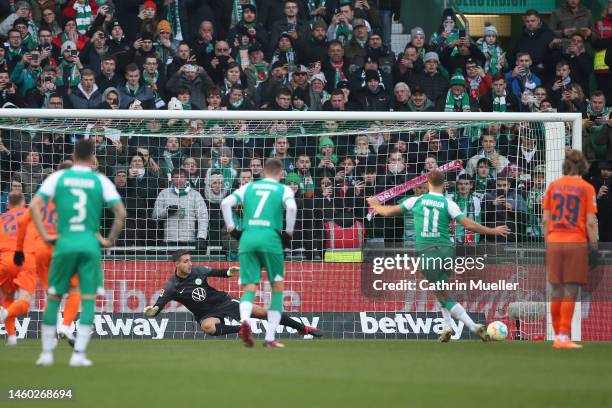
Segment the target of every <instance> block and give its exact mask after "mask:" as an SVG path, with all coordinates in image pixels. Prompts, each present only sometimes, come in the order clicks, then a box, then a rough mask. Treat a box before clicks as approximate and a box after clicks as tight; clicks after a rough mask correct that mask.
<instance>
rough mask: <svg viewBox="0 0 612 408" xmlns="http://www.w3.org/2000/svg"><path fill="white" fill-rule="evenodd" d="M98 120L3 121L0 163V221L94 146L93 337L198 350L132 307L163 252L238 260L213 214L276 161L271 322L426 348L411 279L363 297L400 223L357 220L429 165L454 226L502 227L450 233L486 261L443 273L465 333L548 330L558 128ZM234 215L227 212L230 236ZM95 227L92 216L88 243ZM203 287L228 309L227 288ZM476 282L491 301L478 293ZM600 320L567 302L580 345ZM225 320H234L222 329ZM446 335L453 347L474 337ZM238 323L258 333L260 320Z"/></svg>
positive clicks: (178, 312)
mask: <svg viewBox="0 0 612 408" xmlns="http://www.w3.org/2000/svg"><path fill="white" fill-rule="evenodd" d="M96 115H97V116H94V115H92V117H90V118H40V117H39V118H28V117H22V118H2V119H0V130H1V138H2V144H1V145H0V154H1V155H2V157H1V176H2V177H1V181H2V197H3V199H2V200H3V201H2V212H4V211H6V196H7V195H8V193H9V192H10V191H14V190H21V191H23V193H24V194H25V196H26V200H27V201H28V202H29V200H30V199H31V197H32V195H33V194H35V192H36V190H37V188H38V186H39V185H40V183H41V182H42V181H43V179H44V178H45V177H46V176H47V175H49V174H50V173H51V172H52V171H54V169H56V168H57V166H58V165H59V164H60V163H62V162H64V161H65V160H69V159H70V158H71V153H72V147H73V145H74V142H75V141H76V140H79V139H82V138H91V139H93V140H94V142H95V145H96V157H97V162H98V164H97V165H98V167H97V170H98V171H100V172H102V173H104V174H105V175H107V176H108V177H109V178H110V179H111V180H112V181H113V182H114V183H115V185H116V186H117V189H118V191H119V193H120V195H121V196H122V198H123V201H124V203H125V204H126V208H127V214H128V215H127V221H126V228H125V231H124V232H123V234H122V235H121V237H120V239H119V240H118V242H117V245H116V247H114V248H112V249H109V250H106V251H104V278H105V295H104V296H101V297H99V298H98V301H97V316H96V321H95V327H94V331H95V333H96V335H98V336H100V337H125V338H201V337H203V336H204V334H203V332H202V330H200V329H199V327H198V324H197V322H195V321H194V319H193V317H192V316H191V314H190V313H188V312H187V311H186V310H185V308H184V307H182V306H181V305H180V304H177V303H175V302H171V303H170V304H169V305H168V306H167V307H166V309H165V310H164V312H163V313H162V314H160V316H158V317H157V319H145V318H144V316H143V314H142V310H143V308H144V307H145V306H146V305H151V304H153V303H154V302H155V300H156V299H157V296H158V295H159V293H160V289H161V288H162V287H163V285H164V283H165V281H166V280H167V279H168V277H169V276H171V275H172V273H173V268H174V266H173V263H172V262H171V260H170V255H171V253H172V252H173V251H174V250H176V249H177V248H188V249H191V250H192V254H193V259H194V261H195V263H196V264H199V263H202V264H206V265H210V266H213V267H228V266H230V265H234V264H237V261H238V243H237V242H236V241H235V240H233V239H232V238H230V237H229V235H228V234H227V233H226V232H225V229H224V222H223V218H222V214H221V210H220V201H221V200H222V199H223V198H224V197H225V196H227V195H228V194H230V193H231V192H232V191H234V190H235V189H237V188H238V187H239V186H241V185H243V184H244V183H248V182H250V181H251V180H254V179H258V178H260V177H262V166H263V162H264V160H265V158H268V157H277V158H279V159H281V161H282V162H283V166H284V175H283V180H282V182H283V183H285V184H287V185H289V186H290V187H291V188H293V189H294V191H295V193H296V194H295V196H296V199H297V203H298V216H297V225H296V232H295V234H294V239H293V242H292V244H291V245H292V246H291V248H288V249H286V250H285V258H286V263H285V269H286V277H285V280H286V285H285V293H284V309H285V311H286V312H288V313H290V314H291V316H292V317H294V318H296V319H300V320H301V321H302V322H304V323H305V324H307V325H311V326H317V327H319V328H321V329H323V330H324V331H325V332H326V335H327V336H329V337H332V338H393V339H395V338H397V339H405V338H414V339H433V338H436V337H437V336H438V334H439V333H440V331H441V330H442V317H441V314H440V308H439V306H438V303H437V302H436V301H435V297H434V295H433V292H432V291H428V290H424V289H423V288H420V287H419V285H420V283H419V282H420V281H421V280H422V279H423V277H422V276H421V275H420V273H416V274H410V273H407V274H406V273H405V271H404V272H402V271H400V270H398V268H391V269H389V270H386V271H385V274H382V275H380V276H383V278H381V279H382V281H384V282H385V283H389V282H394V281H398V282H399V281H405V282H414V284H415V285H416V287H415V288H410V287H408V288H403V289H401V288H400V289H393V290H392V289H389V287H388V286H387V287H386V289H380V290H379V289H377V288H379V287H381V284H382V283H381V282H378V283H376V282H374V281H375V280H376V279H375V278H376V276H377V275H376V274H373V273H372V268H373V265H374V263H375V262H376V261H375V259H374V258H377V257H381V256H384V257H387V258H389V257H394V256H396V254H404V253H409V254H413V255H414V240H415V221H414V219H413V218H412V216H411V215H409V214H408V215H404V216H398V217H389V218H384V217H381V216H378V215H374V214H370V213H369V211H368V204H367V202H366V199H367V198H368V197H372V196H376V195H378V197H380V200H381V201H384V202H385V204H387V205H394V204H399V203H401V202H402V201H403V200H406V199H407V198H409V197H411V196H415V195H420V194H423V193H425V192H426V183H424V178H425V177H426V174H427V172H428V171H430V170H431V169H435V168H439V169H440V170H442V171H443V172H444V173H445V175H446V179H447V184H446V189H445V194H446V195H447V196H448V197H450V198H451V199H452V200H454V201H455V202H456V203H457V204H458V206H459V207H460V209H461V210H462V211H463V212H464V213H465V214H466V215H468V216H470V217H471V218H474V219H475V220H477V221H479V222H481V223H483V224H485V225H487V226H495V225H500V224H507V225H508V226H510V228H511V229H512V234H511V235H510V236H509V237H508V238H507V239H499V238H491V237H487V238H485V237H484V236H479V235H478V234H471V233H470V232H468V231H465V230H464V229H463V228H462V227H461V226H460V225H459V224H454V223H453V224H452V225H451V226H450V234H451V237H452V239H453V240H454V241H455V243H456V246H457V255H458V256H460V255H461V256H464V257H470V256H471V257H479V256H483V257H484V258H485V264H486V267H485V269H484V271H480V272H478V271H475V272H474V271H472V272H468V273H465V274H457V280H458V281H460V282H468V280H475V281H478V280H480V281H482V282H483V286H480V287H476V288H471V287H469V286H468V288H467V289H464V288H461V287H459V288H458V289H457V291H456V292H455V293H453V296H454V297H455V298H456V299H457V300H458V301H460V302H461V303H462V304H463V305H464V306H465V307H466V309H467V310H468V312H469V313H470V314H471V315H472V317H473V318H474V320H476V321H477V322H480V323H485V322H491V321H494V320H501V321H503V322H505V323H506V324H507V325H508V329H509V331H510V337H512V338H522V339H543V338H545V336H546V334H547V333H546V331H547V319H546V300H547V297H546V296H547V292H546V290H547V289H546V284H545V282H546V275H545V267H544V259H543V234H542V232H543V231H542V224H541V215H542V197H543V193H544V191H545V188H546V184H547V182H550V181H551V180H553V179H554V178H555V177H558V176H559V175H560V169H561V161H562V160H563V154H564V149H565V146H571V145H572V126H571V125H572V123H571V122H569V121H568V122H562V121H560V122H545V121H542V122H537V121H530V122H522V121H517V122H508V121H501V120H499V118H496V117H495V116H492V117H491V120H487V121H478V122H475V121H472V120H464V121H462V120H456V119H453V120H449V119H445V116H444V114H440V117H439V119H437V120H432V121H421V120H407V121H401V120H397V119H395V117H394V119H393V120H377V121H373V120H367V117H368V115H365V114H364V120H354V119H351V120H344V119H343V117H342V115H338V116H337V118H335V119H334V120H294V119H291V120H289V119H283V116H282V113H279V116H278V118H277V119H276V120H268V119H266V120H263V119H259V120H257V119H239V120H227V119H207V118H201V115H198V114H194V115H193V118H185V117H180V118H164V119H162V117H164V116H163V115H161V114H160V118H155V119H136V118H135V117H136V116H137V115H135V117H134V118H130V119H116V118H108V117H104V112H96ZM166 116H167V115H166ZM169 208H170V211H168V209H169ZM241 217H242V214H241V212H240V209H239V208H238V209H237V210H236V211H235V213H234V218H235V221H236V222H237V225H238V226H240V223H241ZM111 223H112V214H111V213H110V211H107V212H105V214H104V217H103V221H102V225H101V230H102V232H103V233H104V232H107V231H108V230H109V228H110V225H111ZM415 256H416V255H415ZM455 272H456V268H455ZM264 276H265V275H264ZM400 278H401V279H400ZM453 279H454V276H453ZM210 283H211V284H212V285H213V286H215V287H217V288H218V289H222V290H226V291H228V292H229V293H230V294H231V295H232V296H234V297H240V290H239V285H238V279H237V278H229V279H221V278H211V279H210ZM492 283H496V284H498V285H502V287H501V288H500V289H498V290H496V289H494V288H493V289H492V287H491V286H487V285H488V284H492ZM406 285H410V284H409V283H407V284H406ZM504 285H506V286H504ZM606 285H607V287H609V286H610V282H609V280H606V279H601V280H600V282H598V288H599V290H604V291H605V288H606ZM269 288H270V287H269V284H268V283H267V282H264V283H262V284H261V287H260V290H259V291H258V292H257V298H256V302H257V303H259V304H261V305H263V306H267V305H268V304H269V302H270V297H269ZM508 288H511V289H508ZM44 302H45V295H44V293H42V291H41V290H40V289H39V290H38V291H37V293H36V300H35V302H33V306H32V310H31V311H30V314H29V315H28V317H27V321H26V320H24V319H20V320H19V321H18V329H19V328H20V327H21V328H22V330H23V332H20V333H19V334H21V333H23V334H22V335H24V334H25V333H27V336H28V337H36V336H37V328H38V325H39V323H40V318H41V313H40V312H41V310H42V309H43V308H44ZM608 309H612V308H610V307H609V303H605V302H599V303H597V304H596V303H595V302H593V303H592V304H590V306H589V304H586V306H585V302H583V306H582V311H581V313H582V319H581V322H582V336H583V338H588V339H594V340H603V339H608V340H609V339H611V338H612V333H609V332H608V333H605V332H604V333H602V332H601V331H598V330H596V328H597V327H598V326H599V327H601V324H600V323H601V319H603V315H604V314H605V313H606V312H607V311H612V310H608ZM226 323H227V324H238V323H237V322H236V321H235V320H232V319H231V318H229V317H227V318H226ZM455 324H456V325H457V326H456V327H455V330H456V334H455V336H456V338H469V337H471V336H472V335H471V334H470V333H469V330H467V328H465V327H463V326H462V325H460V324H459V323H458V322H457V321H455ZM254 327H255V333H256V334H258V333H260V332H262V330H264V328H265V322H256V324H255V326H254ZM1 330H3V328H2V326H0V332H1ZM279 330H281V336H285V335H292V336H296V334H294V333H295V332H294V331H293V330H291V329H289V328H284V327H281V328H280V329H279ZM18 331H19V330H18Z"/></svg>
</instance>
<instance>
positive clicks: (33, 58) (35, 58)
mask: <svg viewBox="0 0 612 408" xmlns="http://www.w3.org/2000/svg"><path fill="white" fill-rule="evenodd" d="M39 59H40V54H32V58H31V60H32V61H38V60H39Z"/></svg>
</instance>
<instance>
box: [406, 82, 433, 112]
mask: <svg viewBox="0 0 612 408" xmlns="http://www.w3.org/2000/svg"><path fill="white" fill-rule="evenodd" d="M408 108H409V111H410V112H432V111H434V110H435V106H434V104H433V102H432V101H431V100H430V99H429V98H428V97H427V95H426V94H425V91H424V90H423V88H421V87H420V86H418V85H416V86H414V87H413V88H412V91H411V96H410V101H409V102H408Z"/></svg>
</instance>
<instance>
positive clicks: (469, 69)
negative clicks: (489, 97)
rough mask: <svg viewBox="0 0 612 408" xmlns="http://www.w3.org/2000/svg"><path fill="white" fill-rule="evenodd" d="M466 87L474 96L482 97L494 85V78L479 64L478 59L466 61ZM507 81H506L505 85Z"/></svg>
mask: <svg viewBox="0 0 612 408" xmlns="http://www.w3.org/2000/svg"><path fill="white" fill-rule="evenodd" d="M465 72H466V76H465V87H466V89H468V93H469V94H470V96H471V97H472V98H476V99H478V98H480V97H481V96H483V95H486V94H488V93H489V91H490V90H491V88H492V87H493V78H492V77H491V75H489V74H487V73H486V72H485V70H484V69H483V68H482V67H481V66H480V65H479V64H478V61H476V60H474V59H472V58H470V59H468V60H466V61H465ZM505 85H506V81H504V86H505Z"/></svg>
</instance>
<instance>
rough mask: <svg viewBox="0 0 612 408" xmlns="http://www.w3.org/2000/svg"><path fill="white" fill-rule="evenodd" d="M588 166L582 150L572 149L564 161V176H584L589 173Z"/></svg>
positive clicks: (566, 154)
mask: <svg viewBox="0 0 612 408" xmlns="http://www.w3.org/2000/svg"><path fill="white" fill-rule="evenodd" d="M587 169H588V164H587V161H586V160H585V159H584V155H583V154H582V152H581V151H580V150H575V149H570V150H568V151H567V152H566V153H565V160H563V175H564V176H582V175H583V174H585V173H586V172H587Z"/></svg>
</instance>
